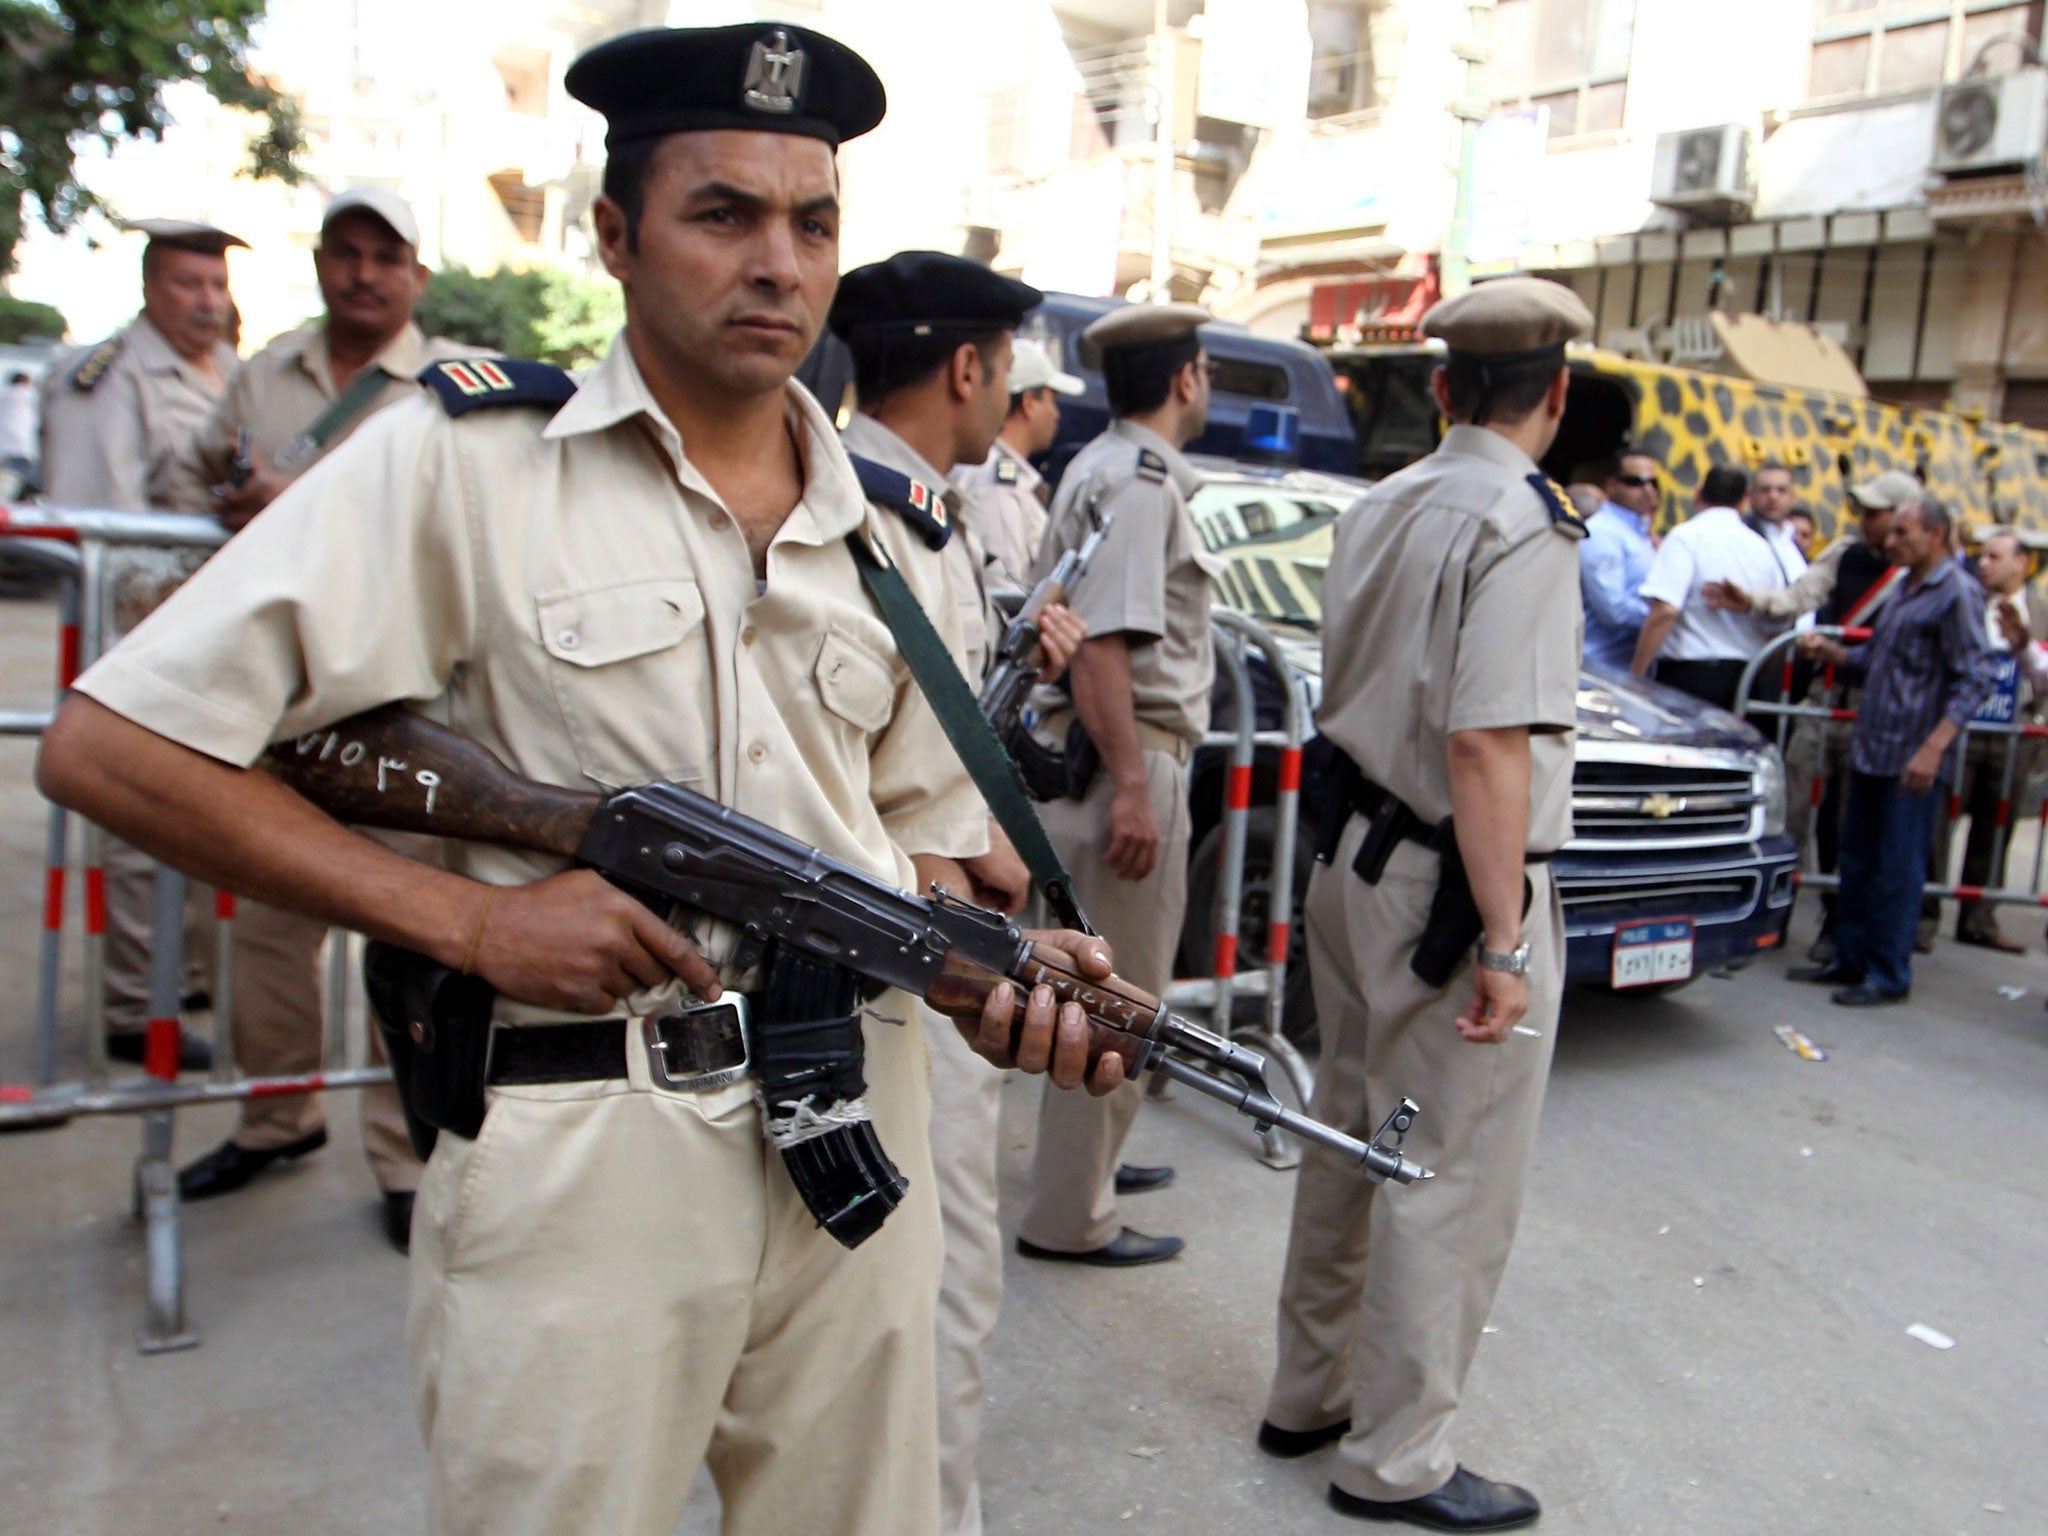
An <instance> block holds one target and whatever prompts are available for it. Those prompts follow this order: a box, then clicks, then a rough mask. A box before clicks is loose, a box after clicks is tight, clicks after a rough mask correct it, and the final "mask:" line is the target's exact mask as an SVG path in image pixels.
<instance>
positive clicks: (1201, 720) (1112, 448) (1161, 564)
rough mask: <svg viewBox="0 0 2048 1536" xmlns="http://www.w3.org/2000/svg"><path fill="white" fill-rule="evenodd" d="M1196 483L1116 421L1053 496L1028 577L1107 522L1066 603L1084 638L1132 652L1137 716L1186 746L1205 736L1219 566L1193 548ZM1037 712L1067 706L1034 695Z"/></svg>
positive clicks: (1173, 455)
mask: <svg viewBox="0 0 2048 1536" xmlns="http://www.w3.org/2000/svg"><path fill="white" fill-rule="evenodd" d="M1201 483H1202V477H1201V475H1200V474H1199V473H1197V472H1196V470H1195V468H1194V466H1193V465H1191V464H1190V463H1188V461H1187V460H1186V459H1185V458H1183V457H1182V456H1181V454H1180V452H1179V450H1177V449H1176V448H1174V447H1173V446H1172V445H1171V444H1170V443H1168V442H1167V441H1166V439H1165V438H1163V437H1161V436H1160V435H1159V434H1158V433H1157V432H1154V431H1152V430H1151V429H1149V428H1147V427H1141V426H1138V425H1136V424H1135V423H1133V422H1128V421H1117V422H1112V423H1111V424H1110V428H1109V430H1108V431H1107V432H1105V433H1103V434H1102V436H1100V437H1098V438H1096V439H1095V441H1094V442H1092V443H1090V444H1089V445H1088V446H1087V447H1085V448H1083V449H1082V450H1081V451H1080V452H1079V453H1077V454H1075V455H1074V461H1073V463H1071V464H1070V465H1068V466H1067V473H1066V475H1065V477H1064V478H1063V479H1062V480H1061V481H1060V489H1059V495H1058V496H1056V497H1055V498H1054V499H1053V504H1052V515H1051V517H1050V518H1049V519H1048V521H1047V523H1046V530H1045V538H1044V540H1043V541H1042V542H1041V543H1040V544H1039V547H1038V558H1037V560H1036V562H1035V563H1034V564H1033V566H1032V571H1031V575H1032V580H1034V581H1036V580H1038V579H1039V578H1041V577H1043V576H1044V575H1045V574H1046V572H1048V571H1050V570H1051V569H1052V568H1053V566H1054V564H1056V563H1057V562H1058V560H1059V557H1060V556H1061V555H1062V554H1064V553H1065V552H1066V551H1067V550H1069V549H1074V548H1078V547H1079V546H1080V544H1081V543H1082V542H1083V541H1084V540H1085V539H1086V538H1087V537H1088V534H1089V531H1090V529H1091V528H1093V527H1095V526H1097V525H1098V524H1099V523H1101V522H1102V521H1103V520H1104V519H1114V520H1113V521H1112V522H1110V525H1109V532H1108V533H1107V534H1105V535H1104V537H1103V540H1102V544H1101V546H1100V547H1099V548H1098V549H1097V550H1096V551H1095V556H1094V558H1093V559H1092V560H1091V561H1090V562H1089V564H1088V569H1087V570H1085V571H1084V572H1082V573H1081V578H1080V580H1079V581H1078V582H1077V583H1076V584H1075V589H1074V591H1072V592H1071V593H1069V594H1068V595H1067V605H1068V606H1069V607H1070V608H1072V609H1073V610H1074V612H1075V613H1076V614H1078V615H1080V617H1081V619H1082V620H1083V621H1084V622H1085V623H1086V624H1087V626H1088V633H1089V636H1090V637H1091V638H1093V637H1097V636H1104V635H1117V634H1120V635H1122V636H1123V637H1124V640H1125V641H1126V642H1127V643H1128V644H1129V646H1130V648H1131V695H1132V701H1133V703H1134V704H1135V706H1136V711H1137V717H1138V719H1139V720H1140V721H1142V722H1143V723H1145V724H1147V725H1151V726H1156V727H1157V728H1159V729H1160V730H1164V731H1170V732H1172V733H1173V734H1174V735H1176V736H1179V737H1180V738H1181V739H1182V740H1183V741H1186V742H1189V743H1190V744H1192V743H1196V742H1199V741H1200V740H1201V739H1202V735H1203V733H1204V732H1206V731H1207V730H1208V729H1209V684H1210V682H1211V681H1212V680H1213V679H1214V677H1215V673H1216V656H1215V652H1214V650H1213V649H1212V647H1211V644H1210V639H1209V600H1210V585H1211V582H1212V581H1213V579H1214V578H1215V577H1216V576H1217V575H1219V574H1220V573H1221V572H1222V569H1223V562H1221V561H1220V560H1218V559H1217V558H1216V557H1215V556H1214V555H1211V554H1210V553H1209V552H1208V551H1207V550H1205V549H1204V548H1203V547H1202V539H1201V535H1200V533H1199V532H1197V530H1196V528H1195V520H1194V517H1193V516H1192V515H1191V514H1190V512H1189V511H1188V497H1189V496H1191V495H1192V494H1193V493H1194V491H1195V489H1196V487H1198V486H1199V485H1200V484H1201ZM1034 703H1035V704H1036V706H1037V708H1038V709H1039V712H1040V713H1041V714H1053V713H1057V712H1058V711H1060V710H1063V709H1066V708H1068V707H1069V706H1068V704H1067V703H1066V699H1065V696H1064V695H1059V694H1055V693H1054V692H1053V691H1051V690H1048V689H1040V690H1038V692H1037V694H1036V695H1035V696H1034Z"/></svg>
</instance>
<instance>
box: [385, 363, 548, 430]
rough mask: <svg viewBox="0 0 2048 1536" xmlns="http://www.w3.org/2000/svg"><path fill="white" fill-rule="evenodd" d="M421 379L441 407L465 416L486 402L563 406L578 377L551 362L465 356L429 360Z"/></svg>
mask: <svg viewBox="0 0 2048 1536" xmlns="http://www.w3.org/2000/svg"><path fill="white" fill-rule="evenodd" d="M420 382H421V383H422V384H424V385H426V386H427V388H429V389H431V390H432V391H433V392H434V393H435V395H437V396H438V397H439V398H440V401H441V409H443V410H444V411H446V412H447V413H448V414H449V415H450V416H463V415H466V414H468V413H469V412H471V411H473V410H475V409H477V407H479V406H484V405H560V404H562V403H563V402H564V401H566V400H567V399H568V398H569V397H570V396H571V395H573V394H575V393H576V377H575V375H574V374H571V373H569V372H567V371H565V370H563V369H560V368H557V367H555V366H554V365H552V364H550V363H529V362H523V361H521V360H520V359H519V358H516V357H463V358H454V359H451V360H449V361H448V362H445V363H429V364H428V365H427V366H426V367H425V368H423V369H421V370H420Z"/></svg>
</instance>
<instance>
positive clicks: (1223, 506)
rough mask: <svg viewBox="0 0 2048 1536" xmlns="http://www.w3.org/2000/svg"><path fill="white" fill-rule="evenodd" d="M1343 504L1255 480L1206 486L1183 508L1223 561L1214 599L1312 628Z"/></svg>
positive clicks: (1332, 496) (1320, 607)
mask: <svg viewBox="0 0 2048 1536" xmlns="http://www.w3.org/2000/svg"><path fill="white" fill-rule="evenodd" d="M1349 501H1350V496H1349V494H1348V493H1345V494H1343V495H1341V496H1340V495H1339V494H1337V493H1335V492H1333V493H1332V494H1329V495H1324V494H1322V493H1320V492H1319V491H1317V490H1303V489H1298V488H1294V487H1289V486H1282V485H1277V484H1269V483H1265V482H1262V481H1257V480H1238V479H1221V478H1219V479H1210V480H1207V481H1205V482H1204V483H1203V484H1202V486H1201V488H1200V489H1199V490H1197V491H1196V492H1195V494H1194V496H1193V497H1192V498H1191V499H1190V501H1189V510H1190V511H1191V512H1192V513H1193V514H1194V519H1195V526H1196V528H1197V529H1198V530H1200V532H1201V535H1202V543H1203V545H1204V546H1205V547H1206V548H1207V549H1208V550H1209V552H1210V553H1211V554H1214V555H1219V556H1221V557H1222V558H1223V560H1224V561H1225V562H1226V565H1225V569H1224V571H1223V574H1222V575H1221V576H1219V577H1218V578H1217V581H1216V593H1217V597H1218V598H1219V599H1220V600H1221V601H1222V602H1224V603H1226V604H1228V605H1229V606H1230V607H1232V608H1235V609H1237V610H1238V611H1239V612H1241V613H1245V614H1249V615H1250V616H1251V617H1253V618H1255V619H1259V620H1262V621H1265V622H1268V623H1282V624H1294V625H1299V626H1302V627H1304V628H1310V629H1312V628H1314V627H1315V626H1316V624H1317V623H1318V622H1319V621H1320V619H1321V618H1322V610H1323V568H1324V567H1325V566H1326V565H1327V564H1328V563H1329V558H1330V539H1331V530H1332V528H1333V527H1334V525H1335V524H1336V521H1337V514H1338V513H1340V512H1342V511H1343V510H1344V508H1345V506H1346V505H1348V504H1349Z"/></svg>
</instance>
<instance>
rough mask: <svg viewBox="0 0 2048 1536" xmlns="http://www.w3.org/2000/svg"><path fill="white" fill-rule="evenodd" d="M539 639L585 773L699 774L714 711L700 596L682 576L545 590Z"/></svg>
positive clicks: (621, 778)
mask: <svg viewBox="0 0 2048 1536" xmlns="http://www.w3.org/2000/svg"><path fill="white" fill-rule="evenodd" d="M537 608H538V616H539V623H540V643H541V648H542V649H543V650H544V651H545V652H546V654H547V658H548V659H547V662H546V669H547V674H548V682H549V685H550V687H551V688H552V689H553V691H554V696H555V705H556V707H557V708H558V709H559V710H560V711H561V715H562V722H563V724H564V725H565V726H566V727H567V728H568V733H569V739H570V741H571V743H572V744H573V745H574V747H575V751H576V761H577V765H578V766H579V767H580V768H581V769H582V770H583V772H584V774H585V775H586V776H588V777H589V778H591V779H593V780H595V781H596V782H597V783H599V784H601V785H603V786H605V787H606V788H608V789H616V788H620V787H622V786H625V785H628V784H643V783H646V782H648V781H649V780H651V779H668V780H672V781H676V782H684V783H687V782H689V781H691V780H696V779H701V778H703V777H704V774H705V766H706V764H707V763H709V762H710V760H711V750H710V749H711V731H712V727H713V723H714V721H715V719H716V716H715V713H714V710H713V701H712V697H711V671H712V669H711V657H710V652H709V649H708V639H707V636H706V634H705V628H704V598H703V594H702V593H700V592H699V591H698V590H697V583H696V582H695V581H692V580H690V579H688V578H687V577H650V578H647V579H644V580H640V581H631V582H622V583H618V584H615V585H610V586H602V587H587V588H581V589H578V590H575V591H571V592H562V593H553V594H548V595H544V596H542V597H541V598H540V599H539V600H538V602H537Z"/></svg>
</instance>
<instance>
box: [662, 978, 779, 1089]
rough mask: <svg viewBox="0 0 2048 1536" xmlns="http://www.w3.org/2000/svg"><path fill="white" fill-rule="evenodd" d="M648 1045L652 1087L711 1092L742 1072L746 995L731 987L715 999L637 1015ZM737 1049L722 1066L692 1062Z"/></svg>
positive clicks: (746, 1054)
mask: <svg viewBox="0 0 2048 1536" xmlns="http://www.w3.org/2000/svg"><path fill="white" fill-rule="evenodd" d="M640 1038H641V1040H642V1042H644V1043H645V1045H646V1047H647V1075H648V1076H649V1077H650V1078H651V1079H652V1080H653V1082H654V1085H655V1086H656V1087H657V1088H666V1089H669V1090H670V1091H671V1092H674V1093H710V1092H712V1091H713V1090H714V1089H718V1088H724V1087H727V1086H729V1085H730V1084H733V1083H736V1082H738V1081H739V1080H740V1079H741V1078H743V1077H745V1076H746V1075H747V1066H748V1063H749V1061H750V1060H751V1059H752V1057H751V1054H750V1053H749V1051H748V1049H747V1000H746V998H745V997H743V996H741V995H739V994H737V993H734V994H732V995H730V996H727V997H722V998H720V999H719V1000H718V1001H717V1002H715V1003H700V1004H698V1005H697V1006H696V1007H694V1008H675V1009H672V1010H670V1011H669V1012H667V1013H662V1014H649V1015H648V1016H647V1017H645V1018H643V1019H641V1021H640ZM734 1049H737V1050H738V1051H739V1060H738V1061H737V1062H734V1063H732V1064H731V1065H727V1066H716V1067H710V1068H706V1069H702V1070H699V1069H697V1068H695V1067H694V1066H693V1063H695V1062H698V1061H702V1060H704V1059H706V1058H707V1057H710V1058H712V1059H718V1058H721V1057H724V1056H726V1055H729V1054H730V1052H731V1051H732V1050H734Z"/></svg>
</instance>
